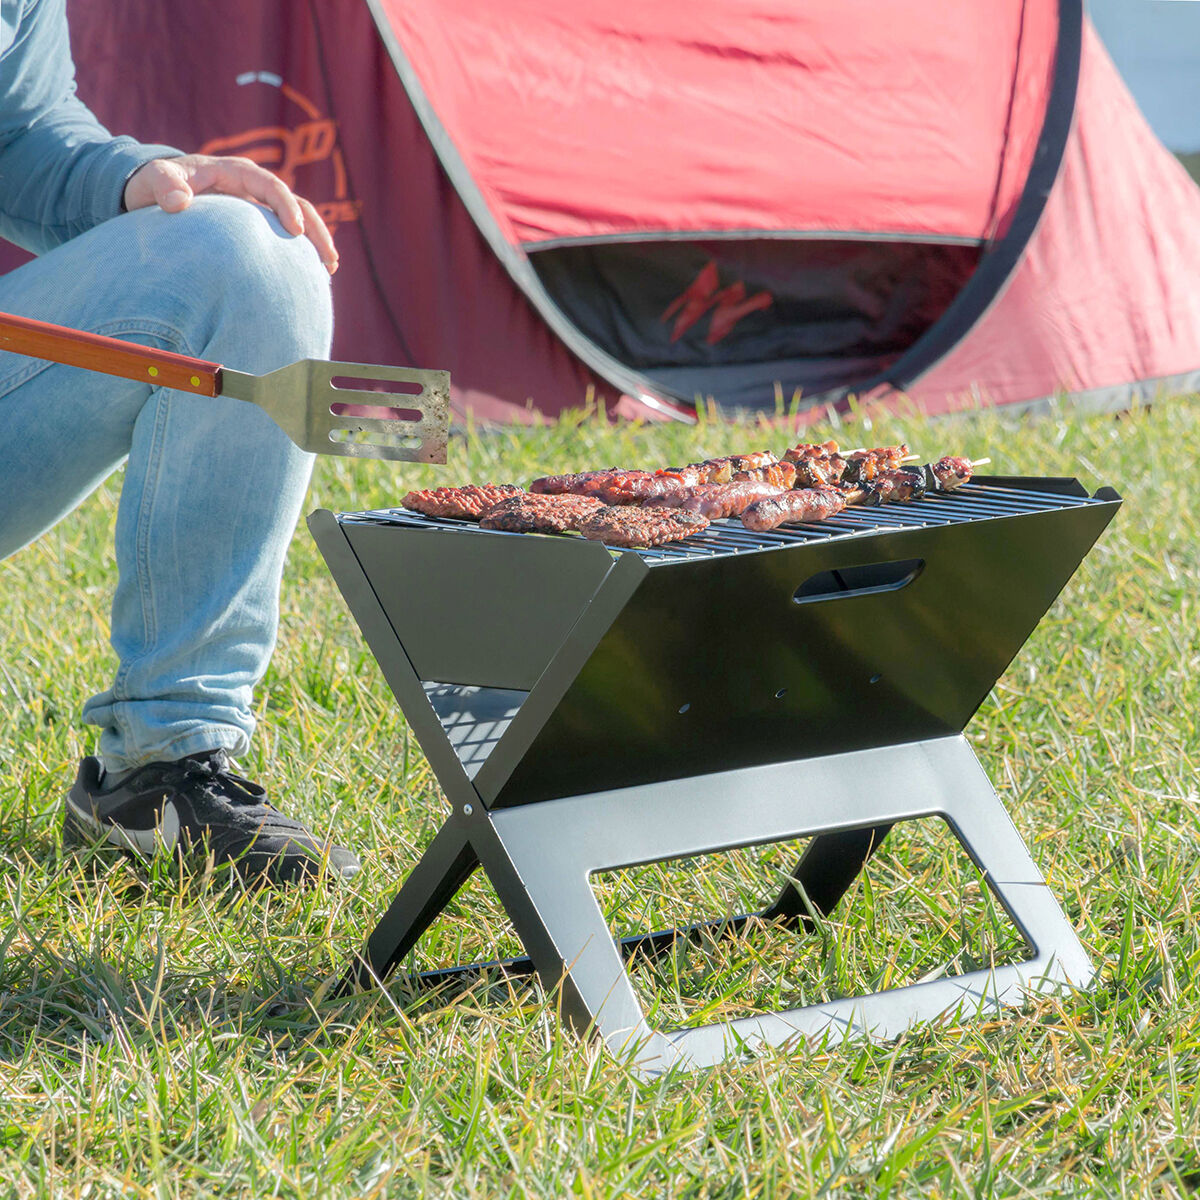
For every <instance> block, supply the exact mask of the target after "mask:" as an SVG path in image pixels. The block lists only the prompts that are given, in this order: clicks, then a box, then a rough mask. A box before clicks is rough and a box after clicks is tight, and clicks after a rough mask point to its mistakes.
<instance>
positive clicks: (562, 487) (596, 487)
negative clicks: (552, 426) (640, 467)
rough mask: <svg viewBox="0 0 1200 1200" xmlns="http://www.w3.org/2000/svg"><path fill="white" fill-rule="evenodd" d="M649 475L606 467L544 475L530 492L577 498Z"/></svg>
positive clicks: (533, 484) (647, 473)
mask: <svg viewBox="0 0 1200 1200" xmlns="http://www.w3.org/2000/svg"><path fill="white" fill-rule="evenodd" d="M649 474H650V473H649V472H648V471H631V470H628V469H626V468H625V467H606V468H605V469H604V470H602V471H579V472H576V473H575V474H570V475H543V476H542V477H541V478H540V479H535V480H534V481H533V482H532V483H531V484H530V485H529V490H530V491H531V492H533V493H535V494H536V495H548V496H560V495H563V494H568V493H569V494H571V495H575V496H590V495H595V494H596V493H597V492H599V491H601V490H602V489H604V488H607V487H610V486H611V485H613V484H614V483H616V482H617V481H618V480H621V479H626V478H629V477H631V476H646V477H649Z"/></svg>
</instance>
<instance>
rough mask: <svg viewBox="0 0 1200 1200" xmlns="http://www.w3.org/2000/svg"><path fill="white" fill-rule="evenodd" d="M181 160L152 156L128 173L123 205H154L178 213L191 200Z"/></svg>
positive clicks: (132, 206)
mask: <svg viewBox="0 0 1200 1200" xmlns="http://www.w3.org/2000/svg"><path fill="white" fill-rule="evenodd" d="M182 161H183V160H182V159H171V158H156V159H152V160H151V161H150V162H148V163H146V164H144V165H143V166H142V167H140V168H139V169H138V170H137V171H135V172H134V173H133V175H131V176H130V178H129V182H128V183H127V184H126V185H125V195H124V197H123V199H124V201H125V208H126V210H127V211H128V212H133V210H134V209H137V208H149V207H150V205H152V204H157V205H159V206H160V207H161V208H164V209H166V211H167V212H179V211H180V209H184V208H187V206H188V205H189V204H190V203H191V202H192V195H193V192H192V188H191V185H190V184H189V183H188V172H187V170H186V169H185V167H184V166H182V165H180V164H181V163H182Z"/></svg>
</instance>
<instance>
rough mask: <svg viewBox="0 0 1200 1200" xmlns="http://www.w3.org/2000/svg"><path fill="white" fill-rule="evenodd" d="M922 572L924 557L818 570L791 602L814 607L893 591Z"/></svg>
mask: <svg viewBox="0 0 1200 1200" xmlns="http://www.w3.org/2000/svg"><path fill="white" fill-rule="evenodd" d="M924 569H925V560H924V559H923V558H902V559H900V560H899V561H898V562H879V563H864V564H863V565H862V566H859V567H839V568H838V569H837V570H836V571H818V572H817V573H816V574H815V575H810V576H809V577H808V578H807V579H806V580H805V581H804V582H803V583H802V584H801V585H800V586H799V587H798V588H797V589H796V591H795V593H794V594H793V595H792V599H793V600H794V601H795V602H796V603H797V604H816V603H818V602H819V601H821V600H845V599H848V598H849V597H850V596H870V595H873V594H875V593H876V592H896V591H899V590H900V589H901V588H902V587H908V585H909V584H910V583H912V581H913V580H914V579H916V577H917V576H918V575H920V573H921V572H922V571H923V570H924Z"/></svg>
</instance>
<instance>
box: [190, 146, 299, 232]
mask: <svg viewBox="0 0 1200 1200" xmlns="http://www.w3.org/2000/svg"><path fill="white" fill-rule="evenodd" d="M193 187H194V188H195V190H196V191H197V192H207V191H213V192H221V193H223V194H224V195H226V196H239V197H241V198H242V199H243V200H257V201H258V203H259V204H262V205H265V206H266V207H267V208H269V209H270V210H271V211H272V212H273V213H274V214H275V215H276V216H277V217H278V218H279V222H280V224H281V225H282V226H283V227H284V229H286V230H287V231H288V233H293V234H301V233H304V232H305V228H304V212H303V210H302V209H301V207H300V202H299V201H298V200H297V199H296V197H295V196H294V195H293V194H292V191H291V189H290V188H289V187H288V186H287V184H285V183H284V182H283V180H282V179H280V178H279V177H278V176H277V175H272V174H271V172H270V171H268V170H267V169H266V168H265V167H260V166H259V165H258V164H257V163H255V162H251V161H250V159H248V158H210V159H207V160H206V161H205V162H203V163H202V164H200V165H198V166H197V168H196V170H195V172H194V174H193Z"/></svg>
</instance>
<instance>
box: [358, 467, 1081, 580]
mask: <svg viewBox="0 0 1200 1200" xmlns="http://www.w3.org/2000/svg"><path fill="white" fill-rule="evenodd" d="M1100 503H1103V501H1102V500H1099V499H1095V498H1092V497H1088V496H1076V495H1066V494H1063V493H1061V492H1038V491H1028V490H1025V489H1018V488H1010V487H1000V486H996V485H994V484H986V483H978V482H972V483H969V484H967V485H966V486H964V487H963V488H961V489H960V490H958V491H957V492H952V493H950V494H948V495H939V494H937V493H931V494H929V495H928V496H926V497H925V498H924V499H923V500H916V501H913V502H912V503H910V504H885V505H880V506H879V507H878V508H858V507H855V508H849V509H843V510H842V511H841V512H840V513H838V514H837V515H836V516H834V517H831V518H830V519H829V520H827V521H821V522H814V523H811V524H800V525H789V526H787V527H785V528H781V529H773V530H770V531H769V532H767V533H754V532H752V531H751V530H749V529H747V528H746V527H745V526H744V525H743V524H742V523H741V521H739V520H737V519H736V518H733V519H731V520H724V521H714V522H713V523H712V524H711V525H710V526H709V527H708V528H707V529H706V530H705V531H704V532H703V533H701V534H697V535H696V536H694V537H691V538H688V540H687V541H686V542H671V543H669V544H668V545H666V546H656V547H654V548H649V549H648V548H636V549H633V550H619V549H617V548H615V547H609V549H610V550H612V551H613V553H621V554H637V555H638V556H639V557H641V558H643V559H645V560H646V561H647V562H651V563H653V562H679V561H681V560H684V559H697V558H714V557H717V556H719V555H728V554H745V553H750V552H754V551H760V550H773V549H775V548H777V547H779V546H796V545H803V544H804V543H806V542H815V541H828V540H831V539H834V538H846V537H853V536H855V535H857V534H864V533H879V532H882V531H892V530H901V529H911V528H930V527H934V526H939V525H956V524H959V523H960V522H963V521H984V520H990V519H994V518H998V517H1015V516H1022V515H1024V514H1027V513H1037V512H1046V511H1049V510H1052V509H1059V508H1074V507H1076V506H1080V505H1088V504H1100ZM339 519H340V520H341V521H342V522H344V523H345V522H351V523H366V524H375V525H402V526H406V527H409V528H417V529H453V530H457V531H460V532H465V533H473V534H476V535H484V536H493V537H510V538H511V537H521V538H523V537H528V536H530V535H529V534H524V533H505V532H503V531H501V530H495V529H480V528H479V526H478V525H476V524H475V523H474V522H473V521H458V520H454V519H451V518H447V517H426V516H422V515H421V514H420V513H414V512H409V511H408V509H404V508H380V509H374V510H371V511H368V512H359V513H343V514H342V516H341V517H340V518H339ZM553 536H572V535H569V534H568V535H553Z"/></svg>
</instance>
